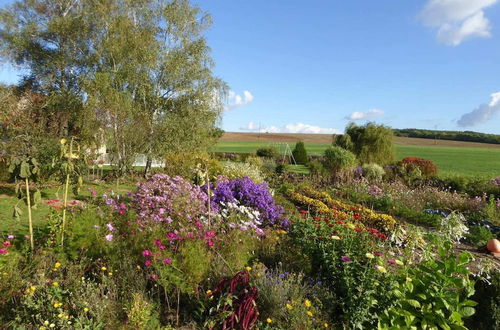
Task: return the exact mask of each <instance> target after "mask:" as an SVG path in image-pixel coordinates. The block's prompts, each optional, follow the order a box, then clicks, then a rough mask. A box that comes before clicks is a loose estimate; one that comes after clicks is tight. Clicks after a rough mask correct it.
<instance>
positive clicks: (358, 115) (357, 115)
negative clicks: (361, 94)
mask: <svg viewBox="0 0 500 330" xmlns="http://www.w3.org/2000/svg"><path fill="white" fill-rule="evenodd" d="M383 114H384V111H383V110H380V109H370V110H368V111H365V112H360V111H354V112H353V113H351V114H350V115H349V116H347V117H345V119H348V120H364V119H370V118H373V117H376V116H381V115H383Z"/></svg>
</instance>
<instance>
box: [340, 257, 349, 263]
mask: <svg viewBox="0 0 500 330" xmlns="http://www.w3.org/2000/svg"><path fill="white" fill-rule="evenodd" d="M340 260H342V261H343V262H349V261H351V258H349V257H347V256H342V257H340Z"/></svg>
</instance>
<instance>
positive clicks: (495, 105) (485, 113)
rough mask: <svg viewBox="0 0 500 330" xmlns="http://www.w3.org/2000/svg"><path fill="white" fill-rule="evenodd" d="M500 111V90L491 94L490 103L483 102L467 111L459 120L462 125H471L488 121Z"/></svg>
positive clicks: (459, 124) (458, 122)
mask: <svg viewBox="0 0 500 330" xmlns="http://www.w3.org/2000/svg"><path fill="white" fill-rule="evenodd" d="M498 113H500V92H496V93H493V94H491V101H490V103H489V104H481V105H480V106H479V107H477V108H476V109H474V110H473V111H471V112H469V113H466V114H464V115H462V117H460V119H459V120H458V121H457V124H458V126H460V127H471V126H476V125H479V124H482V123H485V122H487V121H488V120H490V119H492V118H493V117H494V116H495V115H496V114H498Z"/></svg>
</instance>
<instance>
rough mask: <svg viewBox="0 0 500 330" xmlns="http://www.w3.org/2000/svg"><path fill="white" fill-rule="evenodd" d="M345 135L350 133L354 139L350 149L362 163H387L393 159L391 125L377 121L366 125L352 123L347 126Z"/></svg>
mask: <svg viewBox="0 0 500 330" xmlns="http://www.w3.org/2000/svg"><path fill="white" fill-rule="evenodd" d="M345 135H349V137H350V139H351V141H352V148H351V149H350V150H351V151H352V152H354V154H355V155H356V156H357V157H358V159H359V160H360V161H361V163H363V164H366V163H377V164H381V165H386V164H390V163H391V162H392V161H393V159H394V146H393V132H392V129H390V128H389V127H386V126H384V125H377V124H375V123H367V124H366V125H364V126H357V125H356V124H354V123H351V124H349V125H348V126H347V128H346V132H345Z"/></svg>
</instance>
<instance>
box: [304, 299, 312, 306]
mask: <svg viewBox="0 0 500 330" xmlns="http://www.w3.org/2000/svg"><path fill="white" fill-rule="evenodd" d="M304 305H305V306H306V307H311V301H310V300H309V299H306V300H305V301H304Z"/></svg>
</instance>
